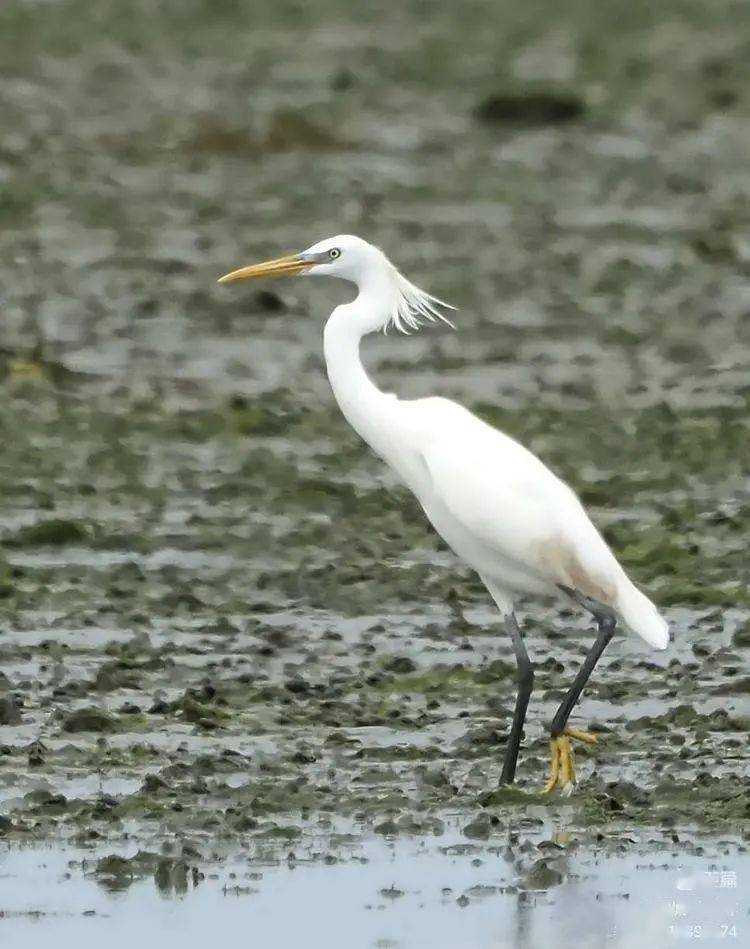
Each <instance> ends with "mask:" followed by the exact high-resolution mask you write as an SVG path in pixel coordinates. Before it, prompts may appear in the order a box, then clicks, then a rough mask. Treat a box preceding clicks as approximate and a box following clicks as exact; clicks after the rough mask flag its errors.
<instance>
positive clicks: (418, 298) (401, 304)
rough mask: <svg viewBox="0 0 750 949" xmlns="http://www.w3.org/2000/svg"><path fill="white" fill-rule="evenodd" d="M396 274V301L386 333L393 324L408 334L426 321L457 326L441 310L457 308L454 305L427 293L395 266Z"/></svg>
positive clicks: (385, 327) (385, 329)
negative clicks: (439, 321)
mask: <svg viewBox="0 0 750 949" xmlns="http://www.w3.org/2000/svg"><path fill="white" fill-rule="evenodd" d="M394 274H395V278H396V301H395V303H394V305H393V312H392V313H391V318H390V320H388V322H387V323H386V324H385V326H384V327H383V332H384V333H387V332H388V327H389V326H390V325H393V326H395V327H396V329H397V330H398V331H399V332H400V333H406V334H407V335H408V334H409V333H411V332H412V331H413V330H418V329H419V327H420V326H422V325H423V324H424V323H435V322H437V321H438V320H441V321H442V322H443V323H447V324H448V326H450V327H451V329H455V328H456V327H455V326H454V325H453V323H452V322H451V321H450V320H449V319H448V317H447V316H445V314H444V313H442V312H441V310H442V309H445V310H455V309H456V308H455V307H454V306H451V305H450V303H445V302H443V300H438V298H437V297H433V296H432V295H431V294H429V293H425V291H424V290H420V289H419V287H415V286H414V284H413V283H411V282H410V281H409V280H407V279H406V277H404V276H402V275H401V274H400V273H399V272H398V271H397V270H396V269H395V268H394Z"/></svg>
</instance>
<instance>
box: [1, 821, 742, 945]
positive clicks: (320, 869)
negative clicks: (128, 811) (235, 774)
mask: <svg viewBox="0 0 750 949" xmlns="http://www.w3.org/2000/svg"><path fill="white" fill-rule="evenodd" d="M350 851H354V852H350ZM721 851H723V852H719V853H714V852H712V848H711V846H710V844H709V846H708V847H707V848H706V851H705V853H702V854H701V855H692V854H685V853H679V852H677V851H675V850H674V849H672V850H671V851H670V850H669V849H664V850H663V851H660V852H658V853H655V854H653V855H652V856H651V857H643V856H639V855H633V854H628V853H620V854H608V853H606V852H600V853H598V852H597V851H596V850H593V851H591V850H589V849H586V850H583V851H582V852H576V851H575V850H574V851H573V852H572V853H566V851H565V848H564V846H557V845H555V844H553V843H551V842H550V841H548V842H547V846H546V848H544V847H543V848H542V849H541V850H537V852H536V853H532V854H531V855H529V856H528V857H527V859H526V863H527V865H530V869H526V870H523V869H521V868H520V867H519V865H518V862H515V863H514V855H513V844H512V843H511V842H510V841H506V842H504V843H499V844H496V845H494V846H492V847H488V846H487V845H486V844H484V845H482V844H479V845H472V844H468V843H467V842H466V839H465V838H463V837H461V836H460V835H458V836H456V835H452V834H446V835H444V836H443V837H440V838H431V839H428V840H425V841H418V842H417V841H398V842H396V843H391V844H388V843H385V842H383V841H377V840H360V841H358V842H357V844H356V846H355V847H352V848H340V849H338V850H337V851H334V852H333V853H332V852H326V853H324V854H321V853H319V852H318V853H315V852H314V850H312V849H311V852H310V853H309V854H308V853H304V852H303V853H299V854H298V856H296V857H295V858H292V857H289V856H287V857H282V858H278V857H276V858H274V857H270V858H263V857H252V856H251V857H248V858H247V859H245V860H242V861H238V860H234V861H232V860H229V861H227V862H225V863H224V864H223V865H222V866H221V868H220V869H219V870H218V871H216V872H211V871H208V872H207V875H206V877H205V878H203V879H200V880H199V881H196V880H195V879H194V878H193V876H192V874H191V873H190V871H189V870H188V871H187V873H186V874H180V873H175V871H172V873H171V874H170V873H169V872H166V871H165V870H164V869H162V870H161V871H158V872H157V873H156V874H155V875H153V876H151V877H149V878H147V879H142V880H140V881H137V880H136V881H134V882H129V881H122V880H117V881H115V882H114V883H110V884H108V885H103V884H102V883H101V882H95V880H94V879H92V877H91V875H90V869H91V867H92V866H93V865H94V863H95V857H94V856H93V855H92V854H91V853H85V854H82V853H81V852H80V851H75V850H62V851H61V850H59V849H55V850H50V849H45V848H39V847H31V848H24V849H23V850H13V851H11V852H9V853H8V852H6V853H4V854H2V857H0V875H1V877H2V905H1V906H0V911H1V912H2V932H3V945H4V946H8V947H9V949H15V947H16V946H18V947H20V946H23V947H25V949H36V947H40V949H41V947H46V946H48V945H49V944H50V939H51V938H54V942H55V945H56V946H59V947H61V949H63V947H67V946H71V947H73V946H76V947H85V946H94V945H100V944H101V941H102V940H106V942H107V944H108V945H110V946H112V947H113V949H118V947H129V946H132V945H135V944H138V943H145V944H149V945H153V944H155V943H156V942H157V941H159V942H162V941H163V942H167V941H175V940H177V941H179V944H180V945H182V946H185V947H199V946H204V945H206V944H207V943H209V942H212V941H215V940H217V939H218V940H220V941H222V942H233V941H236V940H240V941H245V940H250V941H251V942H252V943H253V944H254V945H262V946H264V947H266V946H267V947H269V949H271V947H284V946H299V945H304V946H310V947H321V949H323V947H325V949H338V947H340V949H349V947H352V946H362V947H383V949H384V947H394V949H395V947H399V946H404V947H405V946H409V947H417V949H420V947H425V949H426V947H430V946H440V947H446V949H459V947H467V949H485V947H489V946H492V947H495V949H503V947H508V949H524V947H528V949H532V947H537V946H540V945H545V944H549V945H555V946H558V947H560V949H578V947H581V949H586V947H591V949H600V947H602V946H611V947H613V949H630V947H638V946H644V945H646V946H649V947H653V949H659V947H663V946H671V945H680V944H682V943H683V941H685V942H686V943H687V944H692V940H700V944H701V945H712V946H713V945H716V946H718V945H737V946H741V945H744V944H745V941H746V940H747V932H746V930H747V925H748V922H747V913H748V896H749V895H750V888H749V887H748V874H750V857H749V856H748V854H747V853H741V854H740V853H737V852H733V849H732V848H731V846H727V845H726V844H724V845H723V846H722V848H721ZM542 854H543V855H544V856H541V855H542ZM30 878H33V879H34V880H35V886H34V889H33V891H30V890H29V888H28V886H27V885H26V881H28V879H30ZM53 934H54V936H53Z"/></svg>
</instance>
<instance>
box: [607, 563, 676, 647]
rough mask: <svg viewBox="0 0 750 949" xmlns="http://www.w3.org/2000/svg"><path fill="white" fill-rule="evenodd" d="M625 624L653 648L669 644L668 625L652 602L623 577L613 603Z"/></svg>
mask: <svg viewBox="0 0 750 949" xmlns="http://www.w3.org/2000/svg"><path fill="white" fill-rule="evenodd" d="M614 605H615V608H616V609H617V611H618V613H619V614H620V616H621V617H622V619H623V621H624V622H625V625H626V626H627V627H628V628H629V629H631V630H632V631H633V632H634V633H636V634H637V635H638V636H640V637H641V639H645V641H646V642H647V643H648V644H649V646H653V647H654V649H666V648H667V646H668V645H669V627H668V626H667V622H666V620H665V619H664V618H663V617H662V616H661V615H660V613H659V611H658V610H657V609H656V607H655V606H654V604H653V603H652V602H651V600H649V598H648V597H647V596H644V594H643V593H641V591H640V590H639V589H637V588H636V587H635V586H633V584H632V583H631V582H630V580H628V579H627V578H625V579H624V582H623V583H622V585H621V587H620V589H619V591H618V597H617V603H616V604H614Z"/></svg>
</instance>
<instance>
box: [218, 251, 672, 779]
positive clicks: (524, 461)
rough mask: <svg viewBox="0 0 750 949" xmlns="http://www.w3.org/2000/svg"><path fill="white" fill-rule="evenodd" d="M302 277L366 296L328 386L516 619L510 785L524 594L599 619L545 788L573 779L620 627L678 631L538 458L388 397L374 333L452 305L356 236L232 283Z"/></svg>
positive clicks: (506, 770) (462, 421) (461, 421)
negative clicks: (367, 352) (576, 749)
mask: <svg viewBox="0 0 750 949" xmlns="http://www.w3.org/2000/svg"><path fill="white" fill-rule="evenodd" d="M294 274H315V275H325V276H330V277H338V278H340V279H342V280H346V281H349V282H350V283H352V284H354V286H355V287H356V288H357V295H356V297H355V298H354V300H352V301H351V302H350V303H347V304H344V305H343V306H338V307H336V309H335V310H334V311H333V313H331V316H330V317H329V319H328V322H327V323H326V326H325V332H324V351H325V360H326V367H327V371H328V378H329V379H330V382H331V387H332V388H333V392H334V395H335V397H336V401H337V402H338V404H339V407H340V408H341V411H342V412H343V414H344V416H345V417H346V419H347V421H348V422H349V424H350V425H351V426H352V428H354V429H355V430H356V431H357V432H358V433H359V435H360V436H361V437H362V438H363V439H364V440H365V441H366V442H367V443H368V445H369V446H370V447H371V448H372V449H373V450H374V451H375V452H376V453H377V454H378V455H380V456H381V458H383V459H384V460H385V462H386V463H387V464H388V465H390V467H391V468H393V469H394V470H395V471H396V473H397V474H398V475H399V477H400V478H401V480H402V481H403V482H404V483H405V484H406V485H407V486H408V487H409V488H410V490H411V491H412V492H413V493H414V495H415V496H416V498H417V500H418V501H419V503H420V505H421V506H422V509H423V510H424V512H425V514H426V516H427V518H428V520H429V521H430V523H431V524H432V526H433V527H434V528H435V530H436V531H437V532H438V534H440V536H441V537H442V538H443V539H444V540H445V542H446V543H447V544H448V546H449V547H451V548H452V550H453V551H454V552H455V553H456V554H457V555H458V556H459V557H460V558H461V559H463V560H464V561H465V562H466V563H467V564H469V566H471V567H473V569H474V570H476V572H477V573H478V574H479V576H480V577H481V579H482V581H483V582H484V584H485V586H486V587H487V590H488V591H489V593H490V595H491V596H492V598H493V600H494V601H495V603H496V604H497V607H498V609H499V610H500V613H501V616H502V617H503V619H504V620H505V624H506V627H507V630H508V632H509V634H510V638H511V642H512V644H513V650H514V653H515V656H516V661H517V666H518V696H517V700H516V706H515V711H514V715H513V722H512V725H511V730H510V735H509V739H508V744H507V749H506V753H505V759H504V762H503V769H502V776H501V781H502V782H503V783H510V782H512V781H513V778H514V776H515V771H516V761H517V758H518V749H519V745H520V741H521V736H522V730H523V724H524V720H525V717H526V709H527V706H528V702H529V698H530V695H531V692H532V689H533V683H534V670H533V666H532V663H531V661H530V659H529V657H528V654H527V651H526V647H525V644H524V641H523V637H522V635H521V632H520V629H519V627H518V624H517V622H516V618H515V614H514V602H515V600H516V598H517V597H518V595H519V594H536V595H550V594H551V595H555V596H565V597H566V598H568V599H569V600H570V599H571V598H572V599H573V600H575V601H576V602H577V603H579V604H580V605H581V606H583V607H584V608H586V609H587V610H589V611H590V612H591V613H592V614H593V616H594V618H595V620H596V623H597V626H598V633H597V636H596V640H595V642H594V644H593V646H592V648H591V650H590V652H589V653H588V655H587V657H586V659H585V661H584V663H583V665H582V666H581V669H580V670H579V672H578V674H577V676H576V677H575V679H574V681H573V683H572V685H571V687H570V690H569V691H568V693H567V694H566V696H565V699H564V700H563V702H562V704H561V705H560V708H559V709H558V711H557V713H556V715H555V717H554V719H553V721H552V725H551V773H550V777H549V780H548V781H547V784H546V787H545V790H547V791H551V790H552V789H553V788H555V787H560V788H562V789H564V790H565V791H566V792H567V791H569V790H570V789H571V788H572V785H573V783H574V782H575V770H574V763H573V752H572V746H571V739H577V740H581V741H584V742H588V743H593V742H594V741H595V738H594V736H593V735H591V734H589V733H587V732H582V731H580V730H578V729H574V728H571V727H569V726H568V718H569V716H570V713H571V711H572V709H573V707H574V706H575V704H576V702H577V701H578V699H579V697H580V695H581V692H582V690H583V688H584V686H585V684H586V682H587V680H588V678H589V676H590V674H591V671H592V669H593V668H594V666H595V665H596V663H597V661H598V659H599V657H600V656H601V654H602V652H603V651H604V649H605V648H606V646H607V644H608V643H609V641H610V640H611V639H612V636H613V635H614V631H615V626H616V623H617V620H618V618H619V619H621V620H622V622H623V623H624V625H625V626H626V627H628V628H629V629H630V630H632V632H634V633H635V634H636V635H638V636H640V637H641V638H642V639H643V640H645V642H646V643H648V645H649V646H651V647H653V648H654V649H665V648H666V646H667V643H668V641H669V634H668V628H667V624H666V622H665V621H664V619H663V618H662V617H661V616H660V615H659V613H658V611H657V609H656V607H655V606H654V605H653V603H651V601H650V600H649V599H648V598H647V597H646V596H645V595H644V594H643V593H641V592H640V590H638V589H637V588H636V587H635V586H634V585H633V583H632V582H631V581H630V580H629V579H628V577H627V575H626V574H625V571H624V570H623V569H622V567H621V566H620V564H619V563H618V562H617V560H616V559H615V557H614V555H613V554H612V552H611V550H610V549H609V547H608V546H607V544H606V542H605V541H604V539H603V538H602V536H601V534H600V533H599V532H598V531H597V529H596V528H595V527H594V525H593V524H592V522H591V521H590V520H589V518H588V516H587V515H586V512H585V511H584V509H583V507H582V505H581V503H580V502H579V500H578V498H577V497H576V496H575V494H574V493H573V491H572V490H571V489H570V488H569V487H568V486H567V485H566V484H565V483H564V482H563V481H561V480H560V479H559V478H558V477H556V476H555V475H554V474H553V473H552V472H551V471H550V470H549V469H548V468H547V467H546V466H545V465H544V464H543V463H542V462H541V461H540V460H539V459H538V458H537V457H536V456H535V455H533V454H532V453H531V452H529V451H527V449H525V448H524V447H523V446H522V445H520V444H519V443H518V442H516V441H515V440H514V439H512V438H509V437H508V436H507V435H504V434H503V433H502V432H500V431H498V430H497V429H495V428H493V427H492V426H491V425H488V424H486V423H485V422H483V421H482V420H481V419H479V418H478V417H477V416H476V415H473V414H472V413H471V412H469V411H468V410H467V409H465V408H464V407H463V406H461V405H458V404H457V403H455V402H452V401H451V400H449V399H444V398H440V397H435V396H431V397H427V398H422V399H413V400H404V399H399V398H397V397H396V396H395V395H392V394H390V393H385V392H382V391H381V390H380V389H379V388H378V387H377V386H376V385H375V384H374V383H373V382H372V380H371V379H370V377H369V376H368V374H367V372H366V371H365V369H364V367H363V365H362V361H361V359H360V354H359V346H360V341H361V339H362V337H363V336H365V335H366V334H368V333H373V332H375V331H376V330H385V329H387V328H388V327H389V326H394V327H395V328H396V329H398V330H401V331H404V332H409V331H410V330H412V329H416V328H417V327H418V326H419V325H420V324H421V323H423V322H425V321H435V320H444V321H445V322H449V321H448V320H447V317H446V316H445V315H444V311H445V309H446V308H448V307H447V305H446V304H443V303H442V302H441V301H440V300H437V299H436V298H435V297H432V296H430V294H428V293H425V292H423V291H421V290H419V289H418V288H417V287H415V286H414V285H413V284H412V283H410V282H409V281H408V280H407V279H406V278H405V277H403V276H402V275H401V274H400V273H399V272H398V270H397V269H396V268H395V267H394V265H393V264H392V263H391V262H390V261H389V260H388V258H387V257H386V256H385V254H383V252H382V251H380V250H379V249H378V248H376V247H373V246H372V245H371V244H368V243H367V242H366V241H363V240H361V239H360V238H358V237H353V236H351V235H339V236H337V237H332V238H330V239H328V240H324V241H321V242H320V243H318V244H314V245H313V246H312V247H310V248H309V249H308V250H306V251H304V252H303V253H301V254H294V255H291V256H289V257H282V258H279V259H277V260H272V261H268V262H267V263H263V264H256V265H254V266H250V267H243V268H242V269H240V270H235V271H233V272H232V273H229V274H227V275H226V276H225V277H222V278H221V282H223V283H229V282H232V281H235V280H248V279H257V278H261V277H273V276H284V275H294Z"/></svg>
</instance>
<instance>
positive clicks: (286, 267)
mask: <svg viewBox="0 0 750 949" xmlns="http://www.w3.org/2000/svg"><path fill="white" fill-rule="evenodd" d="M313 266H314V264H313V262H312V261H311V260H304V259H303V258H302V257H300V255H299V254H290V255H289V256H288V257H277V258H276V260H267V261H266V262H265V263H263V264H252V265H251V266H249V267H240V269H239V270H233V271H232V272H231V273H228V274H224V276H223V277H220V278H219V283H234V282H235V280H258V279H259V278H260V277H292V276H294V274H300V273H304V272H305V271H306V270H309V269H310V267H313Z"/></svg>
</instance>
